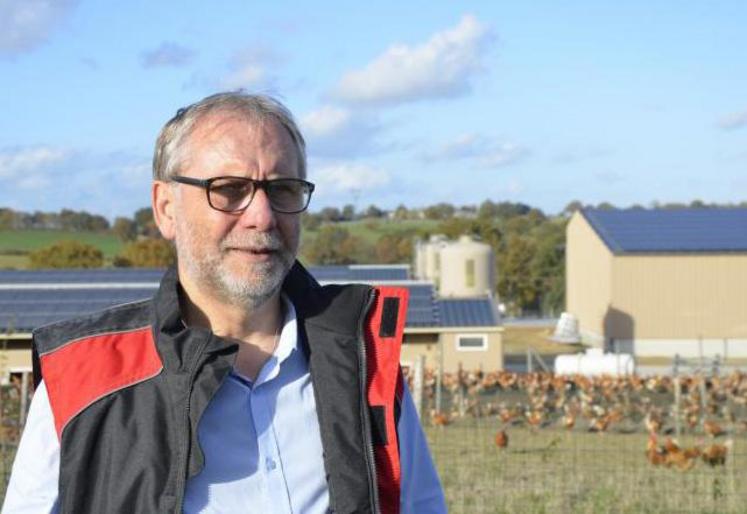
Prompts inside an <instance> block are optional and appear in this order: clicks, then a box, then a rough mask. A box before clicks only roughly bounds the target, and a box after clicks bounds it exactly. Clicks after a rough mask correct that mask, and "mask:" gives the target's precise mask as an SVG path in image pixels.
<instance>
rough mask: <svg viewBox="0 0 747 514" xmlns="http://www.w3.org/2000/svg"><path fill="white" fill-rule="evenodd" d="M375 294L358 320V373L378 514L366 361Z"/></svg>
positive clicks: (376, 505)
mask: <svg viewBox="0 0 747 514" xmlns="http://www.w3.org/2000/svg"><path fill="white" fill-rule="evenodd" d="M375 296H376V292H375V290H371V291H370V292H369V293H368V298H367V299H366V304H365V308H364V310H363V316H361V318H360V319H359V320H358V334H360V337H359V338H358V357H359V359H358V363H359V365H358V373H359V376H360V377H361V380H360V384H361V387H360V394H361V410H362V413H361V415H362V416H361V417H362V418H363V442H364V444H365V446H366V451H365V456H366V464H367V466H368V487H369V489H370V490H371V506H372V507H373V512H374V513H375V514H378V512H379V488H378V484H377V482H376V460H375V457H374V447H373V438H372V436H371V419H370V415H369V412H368V366H367V361H366V336H365V332H364V330H365V324H366V317H367V316H368V312H369V310H370V309H371V306H372V305H373V303H374V300H375Z"/></svg>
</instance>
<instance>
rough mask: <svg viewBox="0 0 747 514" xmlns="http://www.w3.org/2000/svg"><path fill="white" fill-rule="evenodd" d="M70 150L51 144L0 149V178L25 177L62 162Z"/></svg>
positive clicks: (67, 156)
mask: <svg viewBox="0 0 747 514" xmlns="http://www.w3.org/2000/svg"><path fill="white" fill-rule="evenodd" d="M69 157H70V152H68V151H67V150H63V149H61V148H55V147H52V146H33V147H23V148H9V149H4V150H0V178H3V179H10V180H15V179H22V178H23V179H26V180H28V179H29V178H30V177H31V176H33V175H34V174H35V173H41V172H43V171H45V170H47V169H49V168H50V167H52V166H54V165H59V164H62V163H63V162H64V161H66V160H67V159H68V158H69Z"/></svg>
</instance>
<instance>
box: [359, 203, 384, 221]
mask: <svg viewBox="0 0 747 514" xmlns="http://www.w3.org/2000/svg"><path fill="white" fill-rule="evenodd" d="M384 216H386V211H383V210H381V209H379V208H378V207H376V206H375V205H369V206H368V208H367V209H366V211H365V212H364V213H363V217H364V218H383V217H384Z"/></svg>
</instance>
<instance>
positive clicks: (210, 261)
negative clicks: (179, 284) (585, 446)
mask: <svg viewBox="0 0 747 514" xmlns="http://www.w3.org/2000/svg"><path fill="white" fill-rule="evenodd" d="M194 235H195V234H194V233H193V232H192V231H191V230H189V229H186V230H179V235H178V237H177V238H176V252H177V258H178V260H179V262H180V263H181V264H182V265H183V267H184V269H185V271H186V272H187V273H188V274H189V275H190V277H191V278H192V279H193V280H194V281H195V282H196V283H197V284H198V285H199V286H200V287H201V288H205V290H207V291H210V293H211V294H213V295H215V296H216V297H218V298H219V299H220V300H221V301H223V302H226V303H228V304H236V305H242V306H243V307H244V308H246V309H247V310H254V309H257V308H258V307H260V306H261V305H263V304H264V303H265V302H267V301H268V300H269V299H270V298H272V297H273V296H274V295H275V294H276V293H277V292H278V291H279V290H280V288H281V287H282V285H283V280H284V279H285V276H286V275H287V274H288V271H289V270H290V268H291V266H293V262H294V261H295V253H294V252H293V251H292V250H291V249H289V248H286V247H285V245H284V244H283V241H282V238H281V237H280V235H279V234H278V233H277V232H270V233H267V232H258V233H255V234H251V236H250V237H242V238H241V239H243V240H244V241H241V242H239V241H237V240H236V239H237V238H236V237H233V238H231V237H230V236H229V237H227V238H226V240H224V241H222V242H221V244H220V247H219V248H218V249H217V251H215V252H212V253H210V254H207V255H203V256H201V257H198V256H196V255H194V253H193V252H191V249H192V248H194V247H195V244H194V240H195V237H194ZM237 243H239V244H237ZM232 245H234V246H240V247H246V246H264V247H269V248H272V249H274V250H275V252H274V253H273V258H272V259H271V260H269V261H268V262H261V263H255V264H253V265H252V268H253V270H252V276H251V277H249V278H242V279H238V278H237V277H235V276H233V275H232V274H231V273H230V271H229V270H228V269H227V268H226V266H225V263H224V260H223V259H224V257H225V256H226V255H227V253H228V252H229V251H231V250H229V248H231V247H232Z"/></svg>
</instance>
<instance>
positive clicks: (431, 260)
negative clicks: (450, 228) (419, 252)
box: [421, 234, 446, 285]
mask: <svg viewBox="0 0 747 514" xmlns="http://www.w3.org/2000/svg"><path fill="white" fill-rule="evenodd" d="M445 245H446V236H443V235H440V234H437V235H433V236H431V238H430V240H429V241H428V242H427V243H424V245H423V247H424V248H423V252H424V257H423V263H424V266H425V268H424V269H425V273H424V274H423V276H422V277H421V278H423V279H425V280H431V281H433V282H434V283H435V284H436V285H438V283H439V278H440V275H441V249H442V248H443V247H444V246H445Z"/></svg>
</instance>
